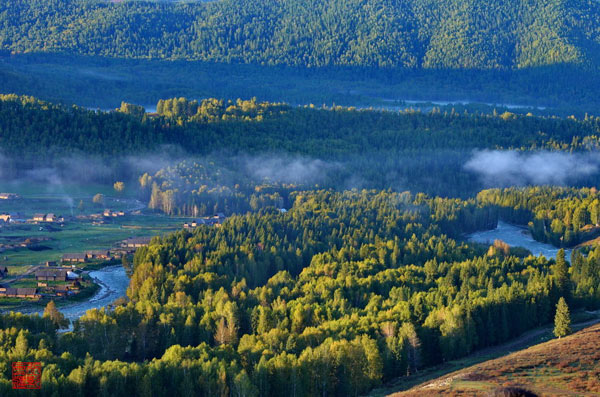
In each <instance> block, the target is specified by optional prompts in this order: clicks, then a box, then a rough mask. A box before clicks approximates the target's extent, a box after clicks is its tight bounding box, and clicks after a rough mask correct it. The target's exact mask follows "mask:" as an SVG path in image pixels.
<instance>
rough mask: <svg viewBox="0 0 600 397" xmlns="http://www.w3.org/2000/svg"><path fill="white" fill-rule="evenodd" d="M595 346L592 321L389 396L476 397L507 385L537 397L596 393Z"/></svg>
mask: <svg viewBox="0 0 600 397" xmlns="http://www.w3.org/2000/svg"><path fill="white" fill-rule="evenodd" d="M598 344H600V325H594V326H591V327H589V328H586V329H584V330H582V331H580V332H577V333H576V334H574V335H571V336H568V337H566V338H562V339H554V340H551V341H549V342H546V343H542V344H540V345H537V346H533V347H530V348H529V349H526V350H522V351H519V352H516V353H513V354H510V355H508V356H505V357H502V358H499V359H496V360H491V361H486V362H484V363H481V364H477V365H474V366H472V367H469V368H465V369H463V370H460V371H457V372H454V373H452V374H449V375H447V376H444V377H441V378H438V379H435V380H432V381H430V382H427V383H426V384H424V385H420V386H417V387H414V388H412V389H410V390H408V391H406V392H404V393H397V394H393V395H392V396H394V397H409V396H440V395H457V396H458V395H460V396H465V397H467V396H481V395H482V394H485V393H486V392H489V391H494V390H496V389H499V388H502V387H511V386H512V387H521V388H524V389H526V390H529V391H532V392H534V393H536V394H537V395H540V396H566V395H577V396H587V395H598V394H599V393H600V378H599V376H598V375H599V374H600V361H598V360H599V359H600V353H598Z"/></svg>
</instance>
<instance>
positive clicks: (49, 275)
mask: <svg viewBox="0 0 600 397" xmlns="http://www.w3.org/2000/svg"><path fill="white" fill-rule="evenodd" d="M35 279H36V280H37V281H67V271H66V270H64V269H42V270H38V271H37V272H35Z"/></svg>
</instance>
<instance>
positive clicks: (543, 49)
mask: <svg viewBox="0 0 600 397" xmlns="http://www.w3.org/2000/svg"><path fill="white" fill-rule="evenodd" d="M599 27H600V5H599V4H598V2H596V1H592V0H561V1H555V2H547V1H542V0H533V1H526V2H523V1H517V0H502V1H474V0H472V1H464V0H443V1H437V0H436V1H432V0H416V1H414V0H411V1H407V0H403V1H389V0H369V1H359V0H351V1H348V0H292V1H277V0H265V1H258V2H257V1H250V0H222V1H217V2H209V3H202V2H200V3H199V2H181V3H170V2H143V1H123V2H104V1H81V0H6V1H3V2H2V4H0V48H2V49H5V50H10V51H17V52H32V51H34V52H35V51H50V52H71V53H78V54H87V55H102V56H108V57H138V58H139V57H142V58H168V59H194V60H203V61H210V62H234V63H240V62H242V63H257V64H271V65H273V64H286V65H299V66H308V67H322V66H331V65H355V66H370V67H378V68H392V67H393V68H398V67H401V68H436V69H516V68H529V67H538V66H544V65H559V64H575V65H581V66H585V67H593V68H596V67H597V66H598V65H599V63H598V60H599V59H598V54H600V51H599V44H600V35H599V33H598V31H599V30H598V28H599Z"/></svg>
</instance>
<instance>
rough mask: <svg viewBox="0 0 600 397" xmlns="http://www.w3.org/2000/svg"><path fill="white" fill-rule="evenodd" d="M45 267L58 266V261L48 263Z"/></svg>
mask: <svg viewBox="0 0 600 397" xmlns="http://www.w3.org/2000/svg"><path fill="white" fill-rule="evenodd" d="M45 265H46V266H48V267H51V266H58V263H56V261H46V263H45Z"/></svg>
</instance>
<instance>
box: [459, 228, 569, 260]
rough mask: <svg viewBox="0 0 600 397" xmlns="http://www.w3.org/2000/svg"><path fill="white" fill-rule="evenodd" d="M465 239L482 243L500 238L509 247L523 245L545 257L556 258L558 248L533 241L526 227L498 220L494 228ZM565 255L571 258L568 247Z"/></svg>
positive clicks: (490, 242)
mask: <svg viewBox="0 0 600 397" xmlns="http://www.w3.org/2000/svg"><path fill="white" fill-rule="evenodd" d="M467 239H468V240H469V241H473V242H476V243H484V244H488V243H489V244H492V243H493V242H494V240H502V241H504V242H505V243H506V244H508V245H510V246H511V247H523V248H526V249H528V250H529V251H531V253H532V254H534V255H544V256H545V257H546V258H556V253H557V252H558V250H559V248H556V247H555V246H553V245H550V244H546V243H540V242H539V241H535V240H534V239H533V237H532V236H531V233H529V230H528V229H527V228H525V227H520V226H515V225H512V224H509V223H506V222H502V221H499V222H498V227H497V228H496V229H493V230H486V231H482V232H476V233H473V234H470V235H468V236H467ZM565 256H566V258H567V260H571V250H570V249H565Z"/></svg>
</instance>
